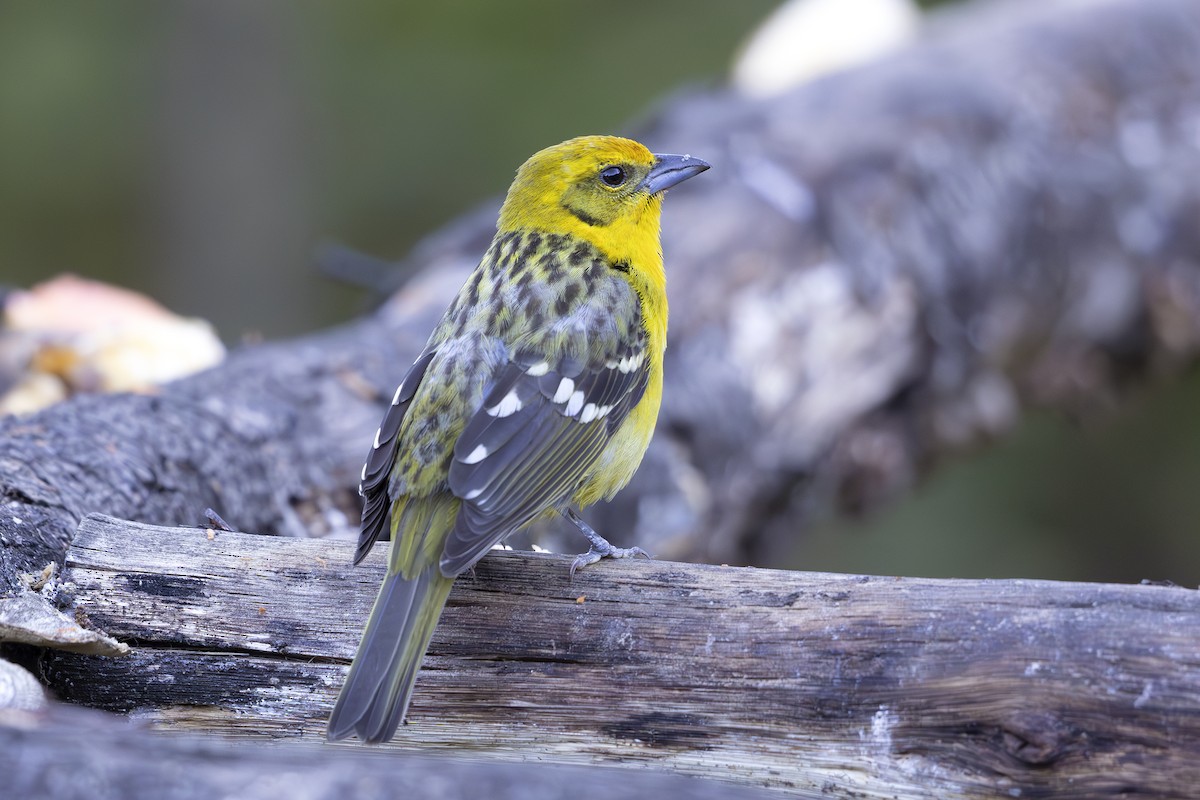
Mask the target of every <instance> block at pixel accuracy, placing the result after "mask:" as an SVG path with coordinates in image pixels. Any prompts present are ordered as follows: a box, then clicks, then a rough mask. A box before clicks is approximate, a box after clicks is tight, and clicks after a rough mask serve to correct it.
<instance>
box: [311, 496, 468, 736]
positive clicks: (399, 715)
mask: <svg viewBox="0 0 1200 800" xmlns="http://www.w3.org/2000/svg"><path fill="white" fill-rule="evenodd" d="M406 510H415V509H411V507H410V509H406ZM405 516H408V515H407V514H406V515H405ZM414 516H424V515H423V514H420V513H418V515H414ZM430 516H431V517H433V518H434V519H430V517H425V518H424V519H422V520H421V522H423V523H425V524H426V525H428V524H429V523H430V522H435V520H436V518H437V517H438V516H439V515H437V514H432V515H430ZM451 518H452V515H451ZM405 521H406V520H404V519H402V520H401V524H402V525H403V523H404V522H405ZM431 527H440V526H437V525H434V526H431ZM426 532H431V531H428V529H426ZM404 538H408V537H404ZM416 538H417V539H418V540H419V539H420V538H422V537H416ZM398 545H400V546H401V551H400V552H396V547H397V546H398ZM392 548H393V553H392V559H391V562H392V563H391V567H390V568H389V570H388V576H387V577H386V578H385V579H384V581H383V586H381V587H380V588H379V596H378V597H377V598H376V599H375V607H374V608H372V609H371V618H370V619H369V620H368V621H367V627H366V630H365V631H363V637H362V643H361V644H359V646H358V654H357V655H355V657H354V663H353V664H351V665H350V674H349V675H348V676H347V677H346V684H345V685H344V686H343V687H342V693H341V694H340V695H338V700H337V705H335V706H334V709H333V714H332V715H330V717H329V730H328V738H329V740H330V741H337V740H339V739H345V738H346V737H347V736H350V735H351V734H352V733H357V734H358V737H359V738H360V739H362V740H363V741H364V742H367V743H368V744H377V743H379V742H386V741H387V740H388V739H390V738H392V734H394V733H395V732H396V728H397V727H398V726H399V725H400V723H401V722H403V721H404V714H405V712H406V711H407V710H408V701H409V700H410V699H411V698H412V690H413V684H414V683H415V682H416V680H417V671H418V670H419V669H420V668H421V661H422V660H423V659H424V657H425V648H426V647H428V646H429V639H430V638H431V637H432V636H433V629H434V628H435V627H437V622H438V617H440V616H441V614H442V607H443V606H444V605H445V604H446V597H447V596H448V595H449V594H450V587H451V586H452V585H453V584H454V579H453V578H447V577H445V576H444V575H442V573H441V570H440V569H439V568H438V564H437V561H436V559H433V562H434V563H432V564H429V565H428V566H425V567H423V568H421V569H420V571H419V572H416V574H415V575H413V577H412V578H405V577H404V574H405V573H408V574H412V572H411V571H410V570H407V569H405V567H406V566H411V563H412V562H411V561H410V562H409V563H408V564H404V563H400V564H398V563H397V561H398V560H400V561H402V562H403V560H405V559H404V556H405V552H404V551H405V550H408V549H409V548H405V547H403V544H402V543H401V542H397V541H393V542H392Z"/></svg>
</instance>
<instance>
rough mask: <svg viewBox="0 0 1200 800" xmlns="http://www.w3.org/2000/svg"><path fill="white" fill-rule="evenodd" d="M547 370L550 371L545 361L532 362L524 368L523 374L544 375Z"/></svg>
mask: <svg viewBox="0 0 1200 800" xmlns="http://www.w3.org/2000/svg"><path fill="white" fill-rule="evenodd" d="M549 371H550V365H549V364H547V363H546V362H545V361H540V362H538V363H537V364H534V365H533V366H532V367H530V368H529V369H527V370H525V374H526V375H532V376H533V377H535V378H537V377H540V376H542V375H545V374H546V373H547V372H549Z"/></svg>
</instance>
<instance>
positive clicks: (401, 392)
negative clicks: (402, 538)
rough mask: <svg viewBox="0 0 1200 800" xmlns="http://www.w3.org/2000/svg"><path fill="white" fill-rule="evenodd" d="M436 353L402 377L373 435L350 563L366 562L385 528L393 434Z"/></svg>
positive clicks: (394, 446) (424, 357)
mask: <svg viewBox="0 0 1200 800" xmlns="http://www.w3.org/2000/svg"><path fill="white" fill-rule="evenodd" d="M436 354H437V350H436V349H433V348H430V349H429V350H427V351H426V352H424V353H422V354H421V357H420V358H418V359H417V361H416V363H414V364H413V365H412V367H410V368H409V370H408V372H407V373H405V375H404V380H402V381H400V385H399V386H398V387H396V394H395V395H394V396H393V397H392V404H391V405H390V406H388V410H387V413H386V414H384V417H383V422H381V423H380V425H379V430H378V431H376V432H375V442H374V443H373V445H372V447H371V452H370V453H369V454H368V455H367V463H366V464H364V465H363V469H362V481H361V483H359V485H358V493H359V494H360V495H362V498H363V512H362V531H361V532H360V533H359V535H358V550H356V551H355V553H354V563H355V564H357V563H358V562H360V561H362V560H363V559H364V558H366V555H367V553H369V552H370V551H371V547H372V546H374V544H375V542H376V541H378V540H379V537H380V536H381V535H382V534H383V531H384V527H385V526H386V525H387V521H388V512H389V511H390V510H391V507H392V499H393V498H392V497H391V493H390V492H389V490H388V477H389V475H390V474H391V471H392V465H393V464H394V463H395V462H396V450H397V446H398V442H399V437H398V436H397V434H398V433H399V432H400V424H401V423H402V422H404V417H405V415H406V414H407V413H408V408H409V406H410V405H412V400H413V397H414V396H415V395H416V393H417V388H418V387H419V386H420V385H421V381H422V379H424V377H425V370H426V369H428V367H429V363H430V362H431V361H433V357H434V356H435V355H436Z"/></svg>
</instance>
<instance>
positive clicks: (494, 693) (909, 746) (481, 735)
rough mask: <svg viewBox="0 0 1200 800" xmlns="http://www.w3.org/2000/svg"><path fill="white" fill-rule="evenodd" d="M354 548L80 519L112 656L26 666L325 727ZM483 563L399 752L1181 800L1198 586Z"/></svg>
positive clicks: (143, 713)
mask: <svg viewBox="0 0 1200 800" xmlns="http://www.w3.org/2000/svg"><path fill="white" fill-rule="evenodd" d="M352 550H353V548H352V545H351V544H350V543H343V542H322V541H315V540H294V539H280V538H271V537H260V536H250V535H244V534H236V533H214V534H211V535H210V534H209V532H207V531H203V530H196V529H162V528H152V527H148V526H142V525H135V524H132V523H127V522H122V521H119V520H114V519H111V518H105V517H90V518H88V519H87V520H85V522H84V524H83V525H82V526H81V528H80V530H79V533H78V535H77V537H76V539H75V543H74V545H73V546H72V548H71V550H70V551H69V553H68V559H67V564H68V573H67V578H68V579H69V580H70V581H72V582H73V583H74V584H75V585H76V587H77V608H78V609H79V612H80V613H82V614H85V615H86V618H87V619H88V620H90V622H91V623H92V624H94V625H96V626H98V627H99V628H101V629H103V630H104V631H105V632H107V633H109V634H111V635H113V636H115V637H116V638H118V639H120V640H123V641H125V642H127V643H128V644H130V645H131V646H132V654H131V655H130V656H128V657H125V658H102V657H94V656H83V655H77V654H71V653H59V652H53V653H47V655H46V656H45V660H44V662H43V673H44V677H45V678H46V679H47V680H48V681H49V683H50V685H51V687H52V688H54V689H55V691H56V692H57V693H58V694H59V696H60V697H63V698H64V699H66V700H69V701H73V702H80V703H85V704H88V705H94V706H98V707H101V708H107V709H112V710H118V711H126V712H133V713H136V715H137V716H138V717H140V718H143V719H149V720H152V721H154V722H155V723H156V724H159V725H162V726H165V727H171V728H182V729H189V730H203V731H212V732H220V733H224V734H231V735H246V736H256V737H308V738H312V737H319V736H320V735H321V734H322V732H323V726H324V722H325V717H326V715H327V714H328V711H329V709H330V707H331V706H332V703H333V699H334V697H335V694H336V691H337V689H338V687H339V685H340V682H341V679H342V676H343V675H344V672H345V669H346V664H347V663H348V661H349V660H350V658H351V657H352V656H353V653H354V650H355V647H356V645H357V642H358V637H359V633H360V627H361V625H362V623H363V621H364V620H365V619H366V615H367V612H368V610H369V607H370V604H371V602H372V600H373V599H374V594H375V590H376V588H377V585H378V582H379V580H380V578H381V575H382V569H383V560H384V559H383V554H382V553H381V552H376V553H374V554H372V556H371V557H370V558H369V559H368V561H367V562H366V563H365V564H364V565H363V566H362V567H360V568H357V569H354V568H351V567H350V566H349V563H350V558H351V553H352ZM568 564H569V559H567V558H565V557H559V556H551V555H539V554H530V553H515V552H514V553H500V552H497V553H495V554H492V555H490V556H489V557H487V558H486V559H484V561H483V562H481V564H480V565H479V567H478V569H477V571H476V574H475V575H474V577H467V578H464V579H462V580H460V581H459V582H458V584H457V585H456V587H455V590H454V592H453V593H452V595H451V597H450V601H449V604H448V606H447V609H446V612H445V614H444V616H443V618H442V623H441V625H440V626H439V628H438V631H437V633H436V634H435V636H434V639H433V643H432V645H431V647H430V653H429V656H428V657H427V659H426V664H425V668H424V671H423V672H422V673H421V677H420V678H419V679H418V683H417V690H416V695H415V698H414V701H413V705H412V709H411V712H410V724H408V725H407V726H405V727H404V728H402V729H401V731H400V733H399V734H398V736H397V738H396V741H395V742H394V745H395V746H398V747H401V748H429V747H436V748H453V749H454V750H455V751H457V752H464V751H466V752H473V753H480V754H482V753H487V754H491V755H497V756H501V757H504V758H514V759H537V760H546V761H557V762H575V763H609V762H622V763H627V764H628V763H636V764H642V765H646V766H654V767H659V768H667V769H671V770H675V771H679V772H683V773H688V774H693V775H701V776H706V777H714V778H719V779H725V780H734V781H739V782H745V783H749V784H754V785H763V786H771V787H776V788H783V789H792V790H804V791H818V790H822V789H826V790H829V791H833V792H835V793H855V794H854V796H861V797H924V796H930V793H931V792H932V793H933V795H934V796H938V797H947V798H949V797H994V796H997V795H1011V796H1020V797H1059V798H1094V797H1103V796H1116V795H1120V796H1123V797H1185V796H1188V794H1189V793H1190V792H1191V790H1192V789H1193V788H1194V786H1195V785H1196V784H1197V782H1198V781H1200V766H1198V765H1200V637H1197V635H1196V633H1197V631H1198V630H1200V594H1197V592H1194V591H1190V590H1186V589H1182V588H1178V587H1163V586H1115V585H1098V584H1079V583H1059V582H1050V581H1022V580H1011V581H965V580H964V581H954V580H925V579H917V578H892V577H871V576H856V575H826V574H815V573H793V572H781V571H772V570H758V569H749V568H729V567H715V566H702V565H691V564H677V563H668V562H660V561H640V560H638V561H623V562H613V563H604V564H601V565H597V566H595V567H592V568H589V569H586V570H583V571H581V572H580V573H579V574H577V575H576V577H575V578H574V580H572V579H570V578H569V577H568Z"/></svg>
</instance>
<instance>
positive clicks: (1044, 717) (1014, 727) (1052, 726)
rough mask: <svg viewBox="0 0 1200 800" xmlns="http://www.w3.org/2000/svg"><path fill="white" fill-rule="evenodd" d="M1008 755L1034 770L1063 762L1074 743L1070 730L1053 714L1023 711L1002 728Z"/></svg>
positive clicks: (1009, 719)
mask: <svg viewBox="0 0 1200 800" xmlns="http://www.w3.org/2000/svg"><path fill="white" fill-rule="evenodd" d="M1000 730H1001V738H1002V740H1003V746H1004V751H1005V752H1006V753H1008V754H1009V755H1010V756H1012V757H1013V758H1015V759H1017V760H1018V761H1020V762H1022V763H1024V764H1028V765H1029V766H1033V767H1044V766H1048V765H1050V764H1053V763H1054V762H1055V761H1057V760H1058V759H1059V758H1061V757H1062V756H1063V755H1064V754H1065V753H1066V752H1067V749H1068V745H1069V744H1070V741H1071V739H1072V731H1071V728H1070V726H1068V725H1067V724H1066V723H1065V722H1063V721H1062V720H1061V719H1059V717H1058V715H1057V714H1054V713H1052V712H1049V711H1019V712H1017V713H1015V714H1012V715H1010V716H1009V717H1008V719H1006V720H1005V721H1004V723H1003V724H1002V725H1001V728H1000Z"/></svg>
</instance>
